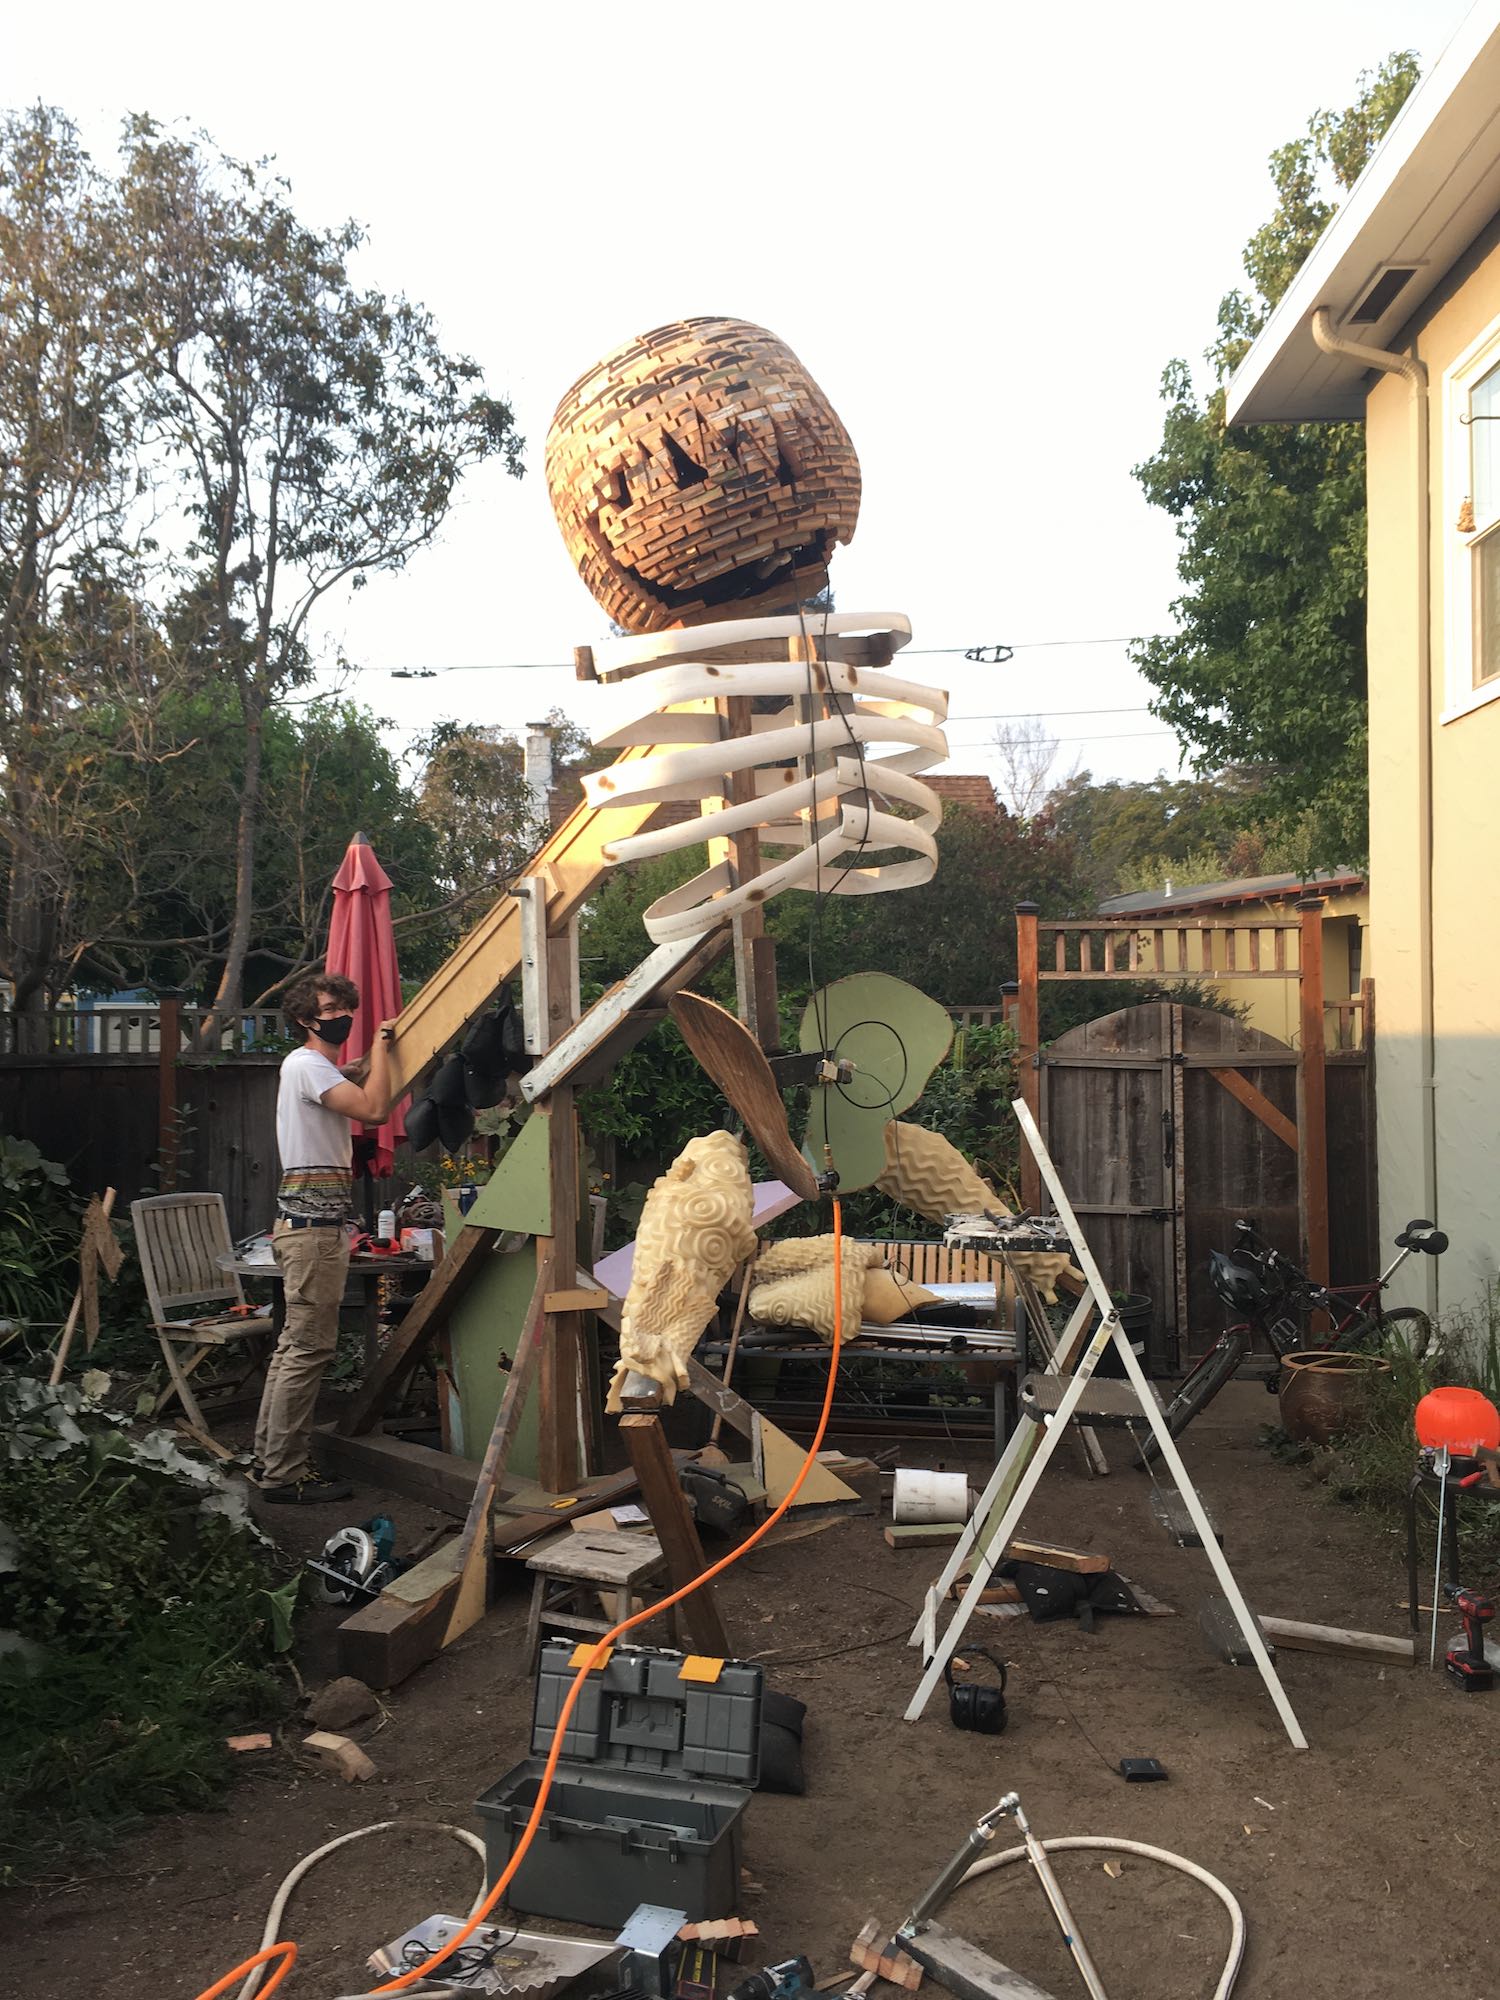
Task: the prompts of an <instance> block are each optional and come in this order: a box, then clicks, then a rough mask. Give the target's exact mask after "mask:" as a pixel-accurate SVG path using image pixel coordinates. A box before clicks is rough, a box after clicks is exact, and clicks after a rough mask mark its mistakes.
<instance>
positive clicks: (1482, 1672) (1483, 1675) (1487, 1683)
mask: <svg viewBox="0 0 1500 2000" xmlns="http://www.w3.org/2000/svg"><path fill="white" fill-rule="evenodd" d="M1447 1594H1448V1600H1449V1602H1450V1603H1451V1604H1452V1606H1453V1608H1454V1610H1455V1611H1456V1612H1457V1613H1458V1615H1459V1617H1460V1618H1462V1619H1463V1621H1464V1643H1463V1645H1462V1646H1458V1645H1453V1646H1450V1647H1449V1648H1448V1651H1447V1653H1446V1654H1445V1655H1444V1657H1443V1665H1444V1666H1445V1667H1446V1668H1447V1670H1448V1678H1449V1680H1451V1681H1452V1682H1453V1684H1454V1686H1455V1687H1460V1688H1462V1689H1463V1691H1464V1693H1465V1694H1482V1693H1483V1692H1484V1690H1485V1689H1486V1688H1491V1687H1493V1686H1494V1685H1495V1669H1494V1668H1493V1667H1492V1666H1491V1665H1490V1663H1489V1661H1488V1660H1487V1659H1486V1658H1485V1651H1484V1628H1485V1626H1486V1625H1488V1623H1489V1622H1490V1620H1491V1619H1492V1618H1493V1617H1494V1615H1495V1607H1494V1605H1493V1604H1492V1603H1491V1602H1490V1600H1489V1598H1487V1597H1481V1596H1480V1595H1479V1593H1478V1591H1477V1590H1461V1589H1455V1588H1452V1587H1451V1586H1450V1588H1449V1590H1448V1593H1447Z"/></svg>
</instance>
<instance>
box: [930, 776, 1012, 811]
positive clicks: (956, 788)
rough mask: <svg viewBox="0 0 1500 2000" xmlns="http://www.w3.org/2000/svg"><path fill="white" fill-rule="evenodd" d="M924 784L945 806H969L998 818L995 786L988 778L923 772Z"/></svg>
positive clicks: (998, 805) (998, 804)
mask: <svg viewBox="0 0 1500 2000" xmlns="http://www.w3.org/2000/svg"><path fill="white" fill-rule="evenodd" d="M922 783H923V784H924V785H930V786H931V787H932V789H933V791H935V792H936V793H937V795H938V797H939V798H940V799H941V800H942V802H943V804H944V805H945V806H970V807H972V808H973V810H974V811H975V812H978V813H984V814H985V815H986V816H987V817H988V818H990V819H998V817H999V815H1000V801H999V800H998V799H997V798H996V797H995V787H994V785H993V784H992V783H991V782H990V780H989V779H988V778H982V777H979V778H971V777H966V776H959V775H956V774H955V775H952V776H949V775H947V774H943V773H939V774H938V775H937V776H934V775H933V774H932V772H930V771H928V772H924V773H923V777H922Z"/></svg>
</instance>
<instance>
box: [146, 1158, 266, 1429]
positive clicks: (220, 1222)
mask: <svg viewBox="0 0 1500 2000" xmlns="http://www.w3.org/2000/svg"><path fill="white" fill-rule="evenodd" d="M130 1220H131V1222H132V1224H133V1225H134V1228H135V1246H136V1254H137V1255H138V1256H139V1258H140V1260H141V1275H142V1276H143V1277H144V1279H145V1281H146V1298H147V1300H148V1301H149V1303H150V1307H151V1324H152V1327H153V1328H154V1330H155V1333H156V1337H157V1339H158V1340H159V1341H160V1342H161V1351H162V1354H163V1356H164V1358H165V1360H166V1364H167V1373H168V1374H169V1375H170V1376H171V1378H172V1381H171V1386H170V1387H169V1388H167V1389H164V1390H163V1391H162V1393H161V1395H160V1396H158V1398H157V1400H156V1408H157V1411H158V1412H160V1411H161V1410H162V1409H163V1408H164V1407H165V1405H166V1404H168V1403H169V1402H170V1401H171V1400H172V1398H173V1397H174V1396H176V1397H177V1398H178V1399H179V1401H180V1402H181V1404H182V1407H183V1409H184V1410H185V1411H186V1412H187V1416H188V1421H189V1422H190V1423H193V1424H196V1425H197V1426H198V1428H199V1430H202V1431H207V1430H208V1423H207V1420H206V1419H205V1417H204V1415H203V1411H202V1409H201V1407H200V1406H199V1403H198V1398H197V1397H196V1396H195V1395H194V1393H193V1386H192V1383H191V1381H190V1380H189V1377H190V1376H191V1375H192V1374H193V1372H194V1370H195V1369H197V1368H198V1367H199V1366H200V1365H201V1364H202V1363H203V1362H204V1361H206V1360H207V1358H208V1357H209V1355H210V1354H222V1353H223V1351H224V1350H225V1348H227V1347H229V1346H231V1345H234V1344H235V1343H237V1342H240V1341H246V1340H248V1341H250V1342H251V1343H252V1349H253V1351H252V1353H251V1356H250V1359H249V1361H248V1363H247V1364H246V1367H245V1369H244V1371H243V1372H242V1373H241V1374H240V1375H239V1376H237V1377H236V1378H235V1380H234V1381H233V1382H232V1383H226V1384H225V1388H226V1389H227V1390H228V1392H229V1393H230V1394H232V1393H233V1392H234V1391H235V1390H236V1389H239V1388H242V1387H243V1386H244V1384H245V1383H246V1382H248V1381H249V1379H250V1377H251V1376H252V1375H254V1374H255V1373H256V1372H257V1371H258V1370H261V1369H263V1368H264V1367H265V1363H266V1359H267V1353H266V1351H265V1343H266V1342H267V1341H268V1340H269V1337H270V1335H271V1334H272V1332H273V1331H274V1328H273V1325H272V1319H271V1313H270V1310H269V1308H267V1309H266V1310H264V1311H261V1310H259V1309H255V1310H250V1309H247V1308H246V1305H245V1288H244V1286H243V1285H242V1284H241V1283H240V1274H239V1272H238V1271H236V1270H235V1269H234V1266H233V1262H232V1259H233V1256H234V1244H233V1242H232V1240H231V1238H230V1235H229V1218H228V1216H227V1215H226V1213H225V1210H224V1197H223V1195H221V1194H159V1195H153V1196H151V1197H150V1198H149V1199H148V1200H146V1201H133V1202H132V1203H131V1204H130ZM215 1306H217V1308H218V1310H217V1311H213V1310H212V1308H213V1307H215ZM184 1307H197V1308H198V1315H197V1316H195V1317H188V1318H175V1317H172V1315H173V1314H174V1313H179V1312H181V1311H182V1309H183V1308H184Z"/></svg>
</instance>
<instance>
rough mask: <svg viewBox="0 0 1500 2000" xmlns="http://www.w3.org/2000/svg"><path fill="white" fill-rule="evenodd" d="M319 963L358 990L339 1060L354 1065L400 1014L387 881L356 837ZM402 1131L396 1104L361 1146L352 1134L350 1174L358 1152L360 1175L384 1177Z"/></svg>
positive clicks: (336, 889)
mask: <svg viewBox="0 0 1500 2000" xmlns="http://www.w3.org/2000/svg"><path fill="white" fill-rule="evenodd" d="M324 963H325V965H326V966H327V969H328V971H330V972H340V973H342V974H343V975H344V977H345V978H346V979H352V980H353V981H354V983H355V985H356V986H357V987H358V988H359V1008H358V1011H357V1012H356V1014H355V1016H354V1031H353V1033H352V1034H351V1035H350V1037H349V1041H348V1046H347V1052H346V1057H345V1059H346V1061H348V1062H357V1061H358V1060H359V1058H360V1057H361V1056H362V1055H365V1054H366V1053H367V1052H368V1050H369V1047H370V1044H371V1043H372V1042H373V1041H374V1039H375V1031H376V1029H377V1028H378V1027H379V1026H380V1024H381V1022H382V1021H389V1020H392V1019H393V1018H394V1017H395V1016H396V1015H397V1014H399V1013H400V1012H401V978H400V974H399V973H398V972H397V970H396V934H395V932H394V930H393V929H392V928H391V878H390V876H389V875H387V874H386V872H385V870H384V869H383V868H382V867H381V865H380V863H379V862H378V861H377V860H376V859H375V850H374V848H373V847H371V845H370V843H369V841H368V840H367V839H366V838H365V836H364V835H363V834H362V833H357V834H355V836H354V838H353V840H351V841H350V843H349V846H348V848H347V850H346V851H345V854H344V858H343V860H342V861H341V862H340V864H339V872H338V873H337V875H335V876H334V878H333V917H332V920H331V921H330V923H329V926H328V952H327V956H326V958H325V960H324ZM403 1103H404V1100H403ZM405 1132H406V1122H405V1120H404V1118H403V1116H402V1104H397V1105H395V1106H394V1107H393V1108H392V1111H391V1115H390V1117H389V1118H387V1119H386V1121H385V1123H384V1124H383V1125H381V1126H378V1127H373V1128H372V1127H369V1126H367V1127H366V1128H365V1143H364V1145H363V1146H361V1144H360V1140H359V1138H358V1136H357V1135H356V1138H355V1142H354V1143H355V1167H356V1171H358V1170H359V1164H360V1155H361V1153H363V1155H364V1159H365V1163H366V1164H365V1168H364V1171H365V1172H366V1173H367V1174H368V1175H369V1176H370V1177H371V1178H372V1179H376V1180H378V1179H382V1178H384V1176H385V1175H387V1174H389V1173H390V1171H391V1169H392V1167H393V1166H394V1164H395V1157H396V1148H397V1146H398V1145H400V1143H401V1140H402V1138H403V1136H404V1135H405Z"/></svg>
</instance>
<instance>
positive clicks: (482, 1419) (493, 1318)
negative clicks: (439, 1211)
mask: <svg viewBox="0 0 1500 2000" xmlns="http://www.w3.org/2000/svg"><path fill="white" fill-rule="evenodd" d="M536 1122H537V1123H538V1124H541V1123H542V1122H543V1121H542V1120H541V1119H538V1120H537V1121H536ZM517 1143H518V1144H519V1141H518V1142H517ZM514 1150H515V1148H514V1147H512V1148H511V1151H512V1152H514ZM509 1157H510V1155H509V1154H507V1155H506V1158H507V1159H508V1158H509ZM501 1164H502V1166H503V1165H504V1162H503V1161H502V1163H501ZM470 1214H471V1216H472V1214H473V1211H472V1210H470ZM535 1290H536V1249H535V1246H534V1245H533V1244H530V1243H528V1244H527V1245H526V1246H525V1248H524V1249H522V1250H514V1251H511V1252H510V1253H509V1255H496V1256H493V1257H488V1258H486V1259H485V1262H484V1268H483V1269H482V1270H481V1271H480V1272H479V1275H478V1276H477V1277H476V1278H475V1280H474V1282H473V1284H472V1285H470V1287H469V1289H468V1290H467V1291H466V1292H465V1293H464V1295H463V1297H462V1298H461V1299H460V1300H459V1301H458V1303H457V1305H455V1306H454V1307H453V1309H452V1310H451V1312H450V1313H449V1315H448V1344H449V1349H450V1351H451V1353H452V1356H453V1380H454V1383H455V1385H456V1386H457V1389H458V1398H459V1403H460V1405H461V1406H462V1409H463V1455H464V1457H465V1458H468V1459H473V1460H474V1461H476V1463H477V1461H478V1460H480V1459H482V1458H483V1457H484V1454H485V1449H486V1447H487V1446H488V1444H489V1441H490V1432H491V1431H492V1430H493V1429H494V1428H495V1414H496V1412H497V1411H498V1410H499V1408H500V1398H501V1397H502V1396H503V1395H504V1394H505V1385H506V1383H507V1382H508V1381H509V1380H510V1376H509V1374H508V1373H507V1371H506V1370H505V1369H503V1368H501V1366H500V1357H501V1356H502V1355H511V1356H513V1355H514V1354H515V1351H516V1346H517V1343H518V1342H519V1340H520V1338H521V1328H522V1326H523V1325H524V1324H525V1320H526V1308H527V1307H528V1306H529V1305H530V1304H531V1295H532V1293H533V1292H534V1291H535ZM537 1404H538V1397H537V1392H536V1384H535V1383H533V1384H532V1388H531V1394H530V1395H529V1396H528V1397H527V1398H526V1402H525V1405H524V1407H523V1408H522V1411H521V1418H520V1422H519V1424H518V1426H517V1429H516V1434H515V1436H514V1438H513V1439H512V1440H511V1446H510V1451H509V1453H508V1454H507V1456H506V1460H505V1478H506V1483H507V1484H510V1483H511V1482H512V1481H514V1480H516V1479H535V1478H536V1473H537Z"/></svg>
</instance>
